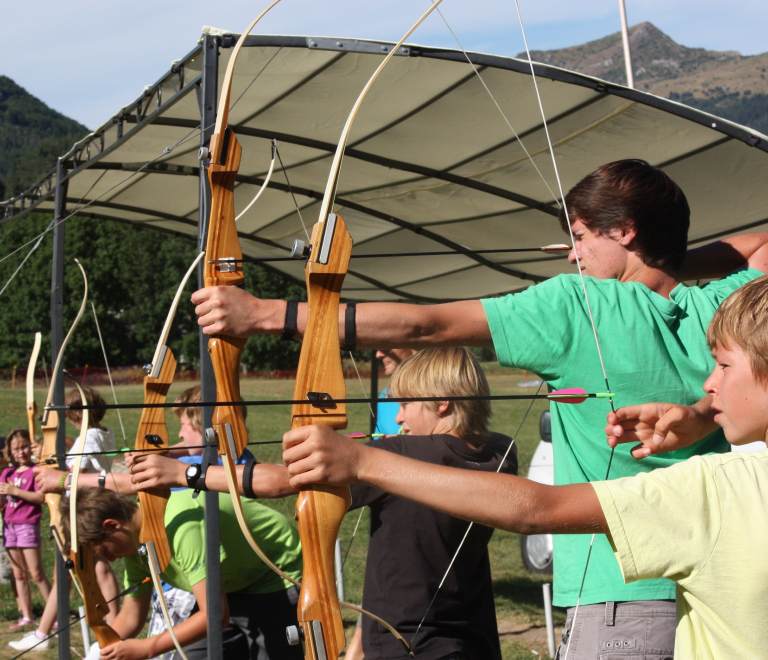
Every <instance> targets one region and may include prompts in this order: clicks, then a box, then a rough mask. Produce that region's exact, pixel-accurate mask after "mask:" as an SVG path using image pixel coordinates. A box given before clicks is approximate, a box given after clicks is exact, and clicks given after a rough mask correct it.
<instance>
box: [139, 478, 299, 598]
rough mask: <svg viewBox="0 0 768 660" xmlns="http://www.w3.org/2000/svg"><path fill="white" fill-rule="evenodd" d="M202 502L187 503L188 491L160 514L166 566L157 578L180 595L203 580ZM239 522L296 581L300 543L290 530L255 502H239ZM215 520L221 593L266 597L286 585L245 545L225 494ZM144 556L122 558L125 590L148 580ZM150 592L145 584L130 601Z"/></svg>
mask: <svg viewBox="0 0 768 660" xmlns="http://www.w3.org/2000/svg"><path fill="white" fill-rule="evenodd" d="M203 500H204V498H203V497H200V498H197V499H193V498H192V491H191V490H187V489H185V490H179V491H174V492H172V493H171V497H170V499H169V500H168V506H167V507H166V509H165V528H166V530H167V532H168V542H169V543H170V546H171V562H170V564H169V565H168V568H166V569H165V571H163V573H162V578H163V580H165V581H166V582H168V583H169V584H171V585H172V586H174V587H177V588H178V589H183V590H184V591H192V585H194V584H197V583H198V582H200V581H201V580H203V579H205V520H204V514H205V506H204V501H203ZM240 501H241V502H242V503H243V511H244V513H245V519H246V521H248V527H249V528H250V530H251V531H252V532H253V536H254V538H255V539H256V542H257V543H258V544H259V546H260V547H261V549H262V550H264V552H265V553H266V555H267V557H269V558H270V559H271V560H272V561H273V562H274V563H275V564H276V565H277V566H278V567H279V568H281V569H282V570H283V571H285V573H287V574H288V575H290V576H291V577H292V578H294V579H296V580H300V579H301V569H302V557H301V541H300V540H299V532H298V530H297V529H296V527H295V526H294V525H293V524H292V523H290V522H289V521H288V519H287V518H286V517H285V516H283V515H282V514H281V513H278V512H277V511H274V510H273V509H270V508H268V507H266V506H264V505H263V504H260V503H259V502H257V501H256V500H251V499H246V498H240ZM219 510H220V516H221V524H220V527H219V529H220V534H221V553H220V557H221V582H222V585H223V587H224V591H225V593H246V594H267V593H272V592H275V591H280V590H282V589H287V588H288V587H290V586H291V584H290V583H289V582H287V581H286V580H283V579H282V578H281V577H279V576H278V575H277V574H276V573H275V572H274V571H272V569H271V568H268V567H267V565H266V564H265V563H264V562H263V561H261V559H259V558H258V557H257V556H256V554H255V553H254V552H253V550H252V549H251V547H250V545H248V542H247V541H246V540H245V537H244V536H243V533H242V531H241V530H240V525H239V524H238V523H237V518H236V517H235V511H234V507H233V506H232V500H231V499H230V497H229V494H225V493H221V494H220V495H219ZM149 575H150V573H149V566H148V564H147V560H146V558H145V557H142V556H140V555H131V556H129V557H126V558H125V586H126V588H128V587H129V586H131V585H134V584H138V583H139V582H141V581H142V580H143V579H144V578H146V577H148V576H149ZM150 589H152V585H151V584H145V585H142V586H141V587H139V589H138V590H137V591H136V592H134V594H133V595H134V596H136V595H139V594H143V593H146V592H147V591H149V590H150Z"/></svg>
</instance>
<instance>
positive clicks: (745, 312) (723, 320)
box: [707, 275, 768, 385]
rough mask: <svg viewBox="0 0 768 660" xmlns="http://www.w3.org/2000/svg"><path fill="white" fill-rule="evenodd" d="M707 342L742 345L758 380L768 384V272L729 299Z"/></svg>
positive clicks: (715, 321)
mask: <svg viewBox="0 0 768 660" xmlns="http://www.w3.org/2000/svg"><path fill="white" fill-rule="evenodd" d="M707 343H708V344H709V346H710V348H713V349H714V348H715V347H717V346H721V347H723V348H725V349H729V348H732V347H733V346H734V345H735V346H737V347H738V348H740V349H741V350H742V351H744V353H745V354H746V355H747V357H748V358H749V363H750V366H751V367H752V373H753V374H754V376H755V378H756V379H757V381H758V382H760V383H762V384H763V385H768V276H765V275H764V276H763V277H758V278H757V279H756V280H752V281H751V282H748V283H747V284H745V285H744V286H742V287H739V288H738V289H737V290H736V291H734V292H733V293H732V294H731V295H730V296H728V298H726V299H725V301H724V302H723V303H722V304H721V305H720V307H718V309H717V311H716V312H715V315H714V316H713V317H712V321H711V322H710V324H709V328H707Z"/></svg>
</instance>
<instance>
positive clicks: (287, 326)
mask: <svg viewBox="0 0 768 660" xmlns="http://www.w3.org/2000/svg"><path fill="white" fill-rule="evenodd" d="M286 303H287V304H286V306H285V322H284V323H283V333H282V334H281V335H280V339H285V340H286V341H291V340H292V339H293V338H294V337H295V336H296V324H297V321H298V318H299V301H298V300H286Z"/></svg>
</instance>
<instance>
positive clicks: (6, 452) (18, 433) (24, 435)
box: [3, 428, 32, 463]
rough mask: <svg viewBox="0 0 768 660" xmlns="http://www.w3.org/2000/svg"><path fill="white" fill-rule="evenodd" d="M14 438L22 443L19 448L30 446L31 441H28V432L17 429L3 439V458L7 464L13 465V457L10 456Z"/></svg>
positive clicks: (23, 429)
mask: <svg viewBox="0 0 768 660" xmlns="http://www.w3.org/2000/svg"><path fill="white" fill-rule="evenodd" d="M15 438H20V439H21V441H22V442H23V443H24V444H22V445H21V446H22V447H26V446H27V445H29V446H32V440H30V439H29V431H28V430H27V429H25V428H18V429H13V431H11V432H10V433H9V434H8V435H7V436H6V438H5V447H3V458H5V460H6V461H8V463H14V462H15V461H14V460H13V455H12V454H11V441H12V440H14V439H15Z"/></svg>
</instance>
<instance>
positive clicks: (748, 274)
mask: <svg viewBox="0 0 768 660" xmlns="http://www.w3.org/2000/svg"><path fill="white" fill-rule="evenodd" d="M763 275H765V273H763V272H762V271H759V270H756V269H755V268H745V269H742V270H737V271H734V272H733V273H731V274H730V275H727V276H726V277H723V278H722V279H720V280H716V281H714V282H709V283H708V284H705V285H704V286H703V287H701V291H702V292H703V293H705V294H707V295H709V296H711V297H713V298H715V299H717V302H718V303H720V302H722V301H723V300H725V299H726V298H727V297H728V296H729V295H731V294H732V293H733V292H734V291H736V289H738V288H739V287H740V286H743V285H744V284H747V283H748V282H751V281H752V280H756V279H757V278H758V277H763ZM692 288H693V289H696V288H697V287H692Z"/></svg>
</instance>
